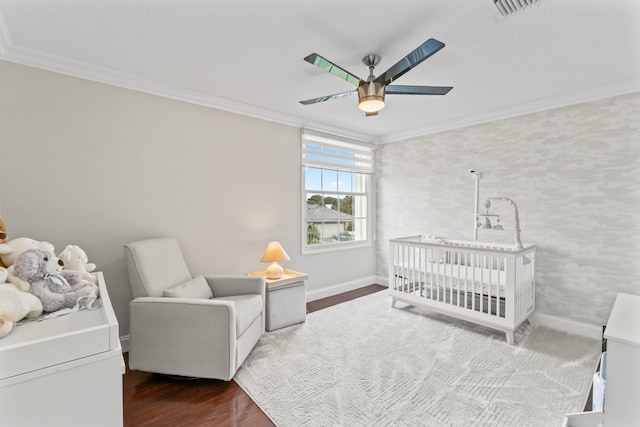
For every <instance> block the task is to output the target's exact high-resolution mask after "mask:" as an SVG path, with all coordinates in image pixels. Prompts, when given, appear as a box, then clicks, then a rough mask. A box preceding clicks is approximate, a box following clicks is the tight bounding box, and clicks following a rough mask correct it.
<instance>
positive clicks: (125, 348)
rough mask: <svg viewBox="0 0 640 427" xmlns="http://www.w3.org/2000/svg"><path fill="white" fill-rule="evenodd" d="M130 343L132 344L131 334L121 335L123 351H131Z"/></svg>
mask: <svg viewBox="0 0 640 427" xmlns="http://www.w3.org/2000/svg"><path fill="white" fill-rule="evenodd" d="M129 344H130V340H129V335H125V336H122V337H120V346H121V347H122V352H123V353H128V352H129V348H131V346H130V345H129Z"/></svg>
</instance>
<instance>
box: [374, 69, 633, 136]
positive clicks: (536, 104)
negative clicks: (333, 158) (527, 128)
mask: <svg viewBox="0 0 640 427" xmlns="http://www.w3.org/2000/svg"><path fill="white" fill-rule="evenodd" d="M635 92H640V76H636V77H632V78H629V79H625V80H619V81H616V82H612V83H608V84H604V85H599V86H593V87H590V88H586V89H581V90H577V91H574V92H567V93H563V94H559V95H554V96H550V97H546V98H540V99H536V100H533V101H530V102H525V103H521V104H516V105H510V106H508V107H505V108H500V109H495V110H490V111H485V112H482V113H480V114H472V115H469V116H464V117H458V118H456V119H454V120H449V121H444V122H440V123H435V124H434V125H432V126H427V127H422V128H418V129H412V130H409V131H406V132H397V133H394V134H389V135H385V136H383V137H380V138H379V139H378V140H377V141H376V142H377V143H380V144H385V143H390V142H398V141H403V140H407V139H412V138H417V137H420V136H424V135H430V134H434V133H439V132H444V131H448V130H453V129H459V128H463V127H467V126H472V125H477V124H481V123H488V122H492V121H496V120H503V119H509V118H513V117H518V116H523V115H525V114H532V113H539V112H541V111H547V110H553V109H556V108H562V107H567V106H570V105H576V104H581V103H585V102H592V101H597V100H599V99H603V98H609V97H612V96H618V95H625V94H629V93H635Z"/></svg>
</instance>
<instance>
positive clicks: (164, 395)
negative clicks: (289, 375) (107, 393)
mask: <svg viewBox="0 0 640 427" xmlns="http://www.w3.org/2000/svg"><path fill="white" fill-rule="evenodd" d="M384 289H387V288H386V286H381V285H370V286H366V287H364V288H360V289H356V290H354V291H350V292H345V293H343V294H340V295H335V296H332V297H328V298H324V299H320V300H316V301H312V302H310V303H308V304H307V311H308V312H309V313H311V312H313V311H317V310H321V309H323V308H327V307H330V306H332V305H336V304H340V303H342V302H345V301H349V300H352V299H355V298H359V297H361V296H364V295H368V294H371V293H374V292H378V291H381V290H384ZM127 356H128V354H127V353H125V355H124V358H125V362H126V363H127V371H126V373H125V374H124V377H123V400H124V425H125V426H132V427H134V426H135V427H139V426H154V427H155V426H216V427H236V426H237V427H245V426H246V427H249V426H250V427H262V426H273V425H274V424H273V423H272V422H271V420H269V418H268V417H267V416H266V415H265V414H264V413H263V412H262V411H261V410H260V408H259V407H258V406H257V405H256V404H255V403H253V401H252V400H251V399H250V398H249V396H248V395H247V394H246V393H245V392H244V391H243V390H242V388H240V386H239V385H238V384H237V383H236V382H235V381H233V380H232V381H229V382H226V381H219V380H207V379H195V380H184V379H174V378H170V377H167V376H164V375H158V374H150V373H146V372H140V371H131V370H129V366H128V357H127Z"/></svg>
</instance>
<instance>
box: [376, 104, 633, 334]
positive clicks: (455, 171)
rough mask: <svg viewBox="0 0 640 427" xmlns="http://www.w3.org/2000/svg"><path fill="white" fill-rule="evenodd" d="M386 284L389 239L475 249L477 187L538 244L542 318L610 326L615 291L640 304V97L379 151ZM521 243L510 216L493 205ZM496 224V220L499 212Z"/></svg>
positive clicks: (495, 236)
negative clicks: (432, 239) (452, 242)
mask: <svg viewBox="0 0 640 427" xmlns="http://www.w3.org/2000/svg"><path fill="white" fill-rule="evenodd" d="M377 161H378V163H377V168H378V176H377V192H378V193H377V239H378V240H377V248H376V250H377V264H378V267H377V274H378V275H381V276H386V275H387V271H388V268H387V263H388V252H389V248H388V246H389V239H390V238H394V237H402V236H409V235H415V234H434V235H438V236H442V237H447V238H457V239H468V240H472V238H473V223H474V221H473V212H474V195H475V184H474V180H473V177H472V175H471V174H470V173H469V172H468V169H477V170H480V171H482V173H483V174H484V177H483V178H482V179H481V180H480V205H481V210H483V209H484V208H483V206H482V205H483V202H484V200H485V199H486V198H487V197H493V196H502V197H509V198H511V199H513V200H514V201H515V202H516V203H517V204H518V207H519V210H520V226H521V228H522V241H523V242H524V243H525V244H526V243H533V244H536V245H538V258H537V260H538V270H537V293H536V304H537V310H538V311H539V312H541V313H544V314H550V315H553V316H559V317H564V318H568V319H571V320H575V321H579V322H584V323H590V324H594V325H601V324H604V323H605V322H606V320H607V319H608V317H609V313H610V311H611V308H612V306H613V302H614V300H615V296H616V294H617V293H618V292H625V293H631V294H639V295H640V93H634V94H628V95H623V96H617V97H613V98H607V99H603V100H599V101H595V102H589V103H585V104H579V105H574V106H570V107H564V108H559V109H554V110H548V111H544V112H541V113H535V114H528V115H525V116H520V117H516V118H511V119H505V120H500V121H495V122H491V123H485V124H481V125H476V126H470V127H466V128H461V129H456V130H452V131H447V132H442V133H439V134H434V135H428V136H423V137H419V138H414V139H410V140H406V141H401V142H397V143H391V144H386V145H383V146H382V147H380V149H379V150H378V151H377ZM492 211H494V212H495V213H499V214H500V215H501V222H502V224H503V225H504V228H505V231H494V230H482V229H481V230H479V235H478V240H481V241H490V242H507V243H508V242H513V209H512V207H511V206H510V205H508V204H506V203H496V204H494V206H493V207H492ZM492 213H493V212H492Z"/></svg>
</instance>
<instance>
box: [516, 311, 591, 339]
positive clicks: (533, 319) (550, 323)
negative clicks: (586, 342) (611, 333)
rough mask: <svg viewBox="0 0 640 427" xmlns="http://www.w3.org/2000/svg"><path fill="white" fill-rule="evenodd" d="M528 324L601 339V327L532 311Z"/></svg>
mask: <svg viewBox="0 0 640 427" xmlns="http://www.w3.org/2000/svg"><path fill="white" fill-rule="evenodd" d="M529 322H530V323H531V324H532V325H534V326H537V325H539V326H544V327H545V328H549V329H555V330H556V331H561V332H566V333H569V334H573V335H580V336H583V337H587V338H593V339H597V340H600V339H602V326H598V325H593V324H590V323H582V322H576V321H575V320H571V319H565V318H562V317H557V316H552V315H550V314H543V313H538V312H537V311H534V312H533V314H532V315H531V316H530V317H529Z"/></svg>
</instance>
